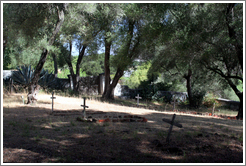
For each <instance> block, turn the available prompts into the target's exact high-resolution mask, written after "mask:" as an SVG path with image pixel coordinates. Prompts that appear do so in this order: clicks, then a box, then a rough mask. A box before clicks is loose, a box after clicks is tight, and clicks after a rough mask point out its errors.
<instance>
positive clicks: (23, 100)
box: [21, 96, 25, 104]
mask: <svg viewBox="0 0 246 166" xmlns="http://www.w3.org/2000/svg"><path fill="white" fill-rule="evenodd" d="M21 98H22V102H23V104H25V99H24V96H21Z"/></svg>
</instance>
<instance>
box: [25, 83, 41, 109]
mask: <svg viewBox="0 0 246 166" xmlns="http://www.w3.org/2000/svg"><path fill="white" fill-rule="evenodd" d="M39 88H40V86H39V85H31V86H29V87H28V95H27V104H32V103H35V102H36V101H37V100H38V98H37V96H38V92H39Z"/></svg>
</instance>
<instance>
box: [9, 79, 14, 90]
mask: <svg viewBox="0 0 246 166" xmlns="http://www.w3.org/2000/svg"><path fill="white" fill-rule="evenodd" d="M9 81H10V84H9V91H10V94H12V93H13V79H12V78H10V79H9Z"/></svg>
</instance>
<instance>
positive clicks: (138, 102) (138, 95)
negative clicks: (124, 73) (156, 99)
mask: <svg viewBox="0 0 246 166" xmlns="http://www.w3.org/2000/svg"><path fill="white" fill-rule="evenodd" d="M135 98H137V106H138V105H139V99H142V97H139V94H138V95H137V96H135Z"/></svg>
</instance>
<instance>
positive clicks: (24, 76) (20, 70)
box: [11, 66, 33, 88]
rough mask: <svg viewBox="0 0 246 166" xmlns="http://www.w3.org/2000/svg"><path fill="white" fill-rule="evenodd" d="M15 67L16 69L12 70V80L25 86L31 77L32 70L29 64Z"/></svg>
mask: <svg viewBox="0 0 246 166" xmlns="http://www.w3.org/2000/svg"><path fill="white" fill-rule="evenodd" d="M16 69H17V71H13V73H12V76H11V78H12V79H13V80H14V82H15V83H17V84H19V85H22V86H24V88H26V87H27V86H28V84H29V83H30V82H31V80H32V77H33V70H32V68H31V66H21V67H17V68H16Z"/></svg>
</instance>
